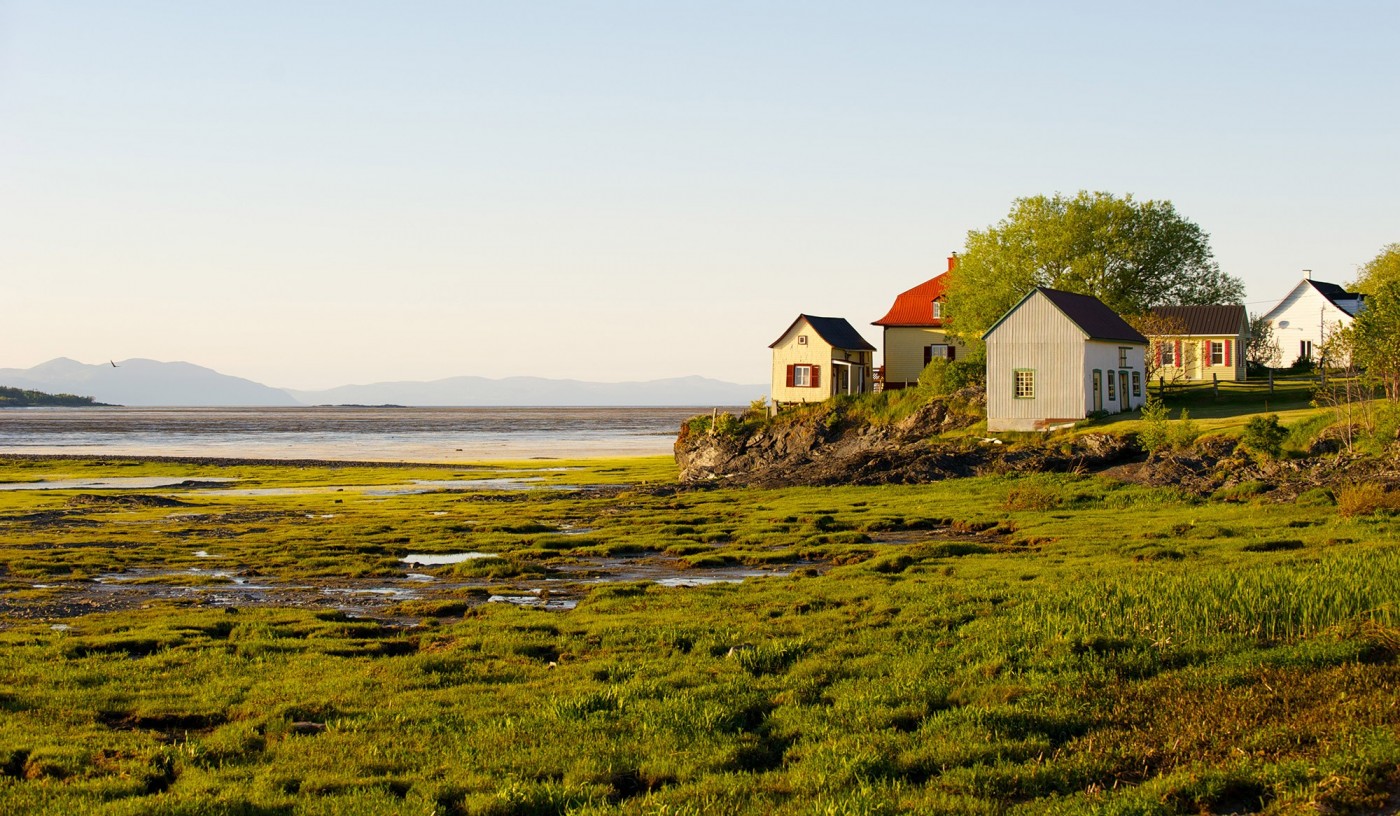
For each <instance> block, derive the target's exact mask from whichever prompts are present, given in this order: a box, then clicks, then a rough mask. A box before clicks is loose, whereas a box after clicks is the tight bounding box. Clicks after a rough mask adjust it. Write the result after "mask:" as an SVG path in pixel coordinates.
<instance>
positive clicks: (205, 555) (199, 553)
mask: <svg viewBox="0 0 1400 816" xmlns="http://www.w3.org/2000/svg"><path fill="white" fill-rule="evenodd" d="M194 555H195V558H223V556H221V555H210V554H209V553H207V552H205V551H204V550H196V551H195V553H194Z"/></svg>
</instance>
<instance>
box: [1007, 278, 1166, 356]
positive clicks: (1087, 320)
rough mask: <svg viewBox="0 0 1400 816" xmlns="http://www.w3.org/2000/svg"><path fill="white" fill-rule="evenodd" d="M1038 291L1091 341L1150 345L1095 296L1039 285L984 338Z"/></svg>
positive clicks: (1012, 308)
mask: <svg viewBox="0 0 1400 816" xmlns="http://www.w3.org/2000/svg"><path fill="white" fill-rule="evenodd" d="M1036 292H1039V293H1041V294H1042V295H1045V299H1046V300H1049V301H1050V302H1051V303H1053V304H1054V305H1055V308H1057V309H1059V310H1060V311H1061V312H1063V313H1064V315H1065V317H1068V318H1069V319H1070V320H1071V321H1072V322H1073V323H1074V324H1075V325H1076V326H1078V327H1079V328H1080V329H1083V331H1084V333H1085V334H1087V335H1089V339H1090V340H1122V341H1124V342H1128V343H1141V344H1143V345H1147V338H1146V337H1143V336H1142V335H1141V334H1140V333H1139V332H1138V330H1137V329H1135V328H1133V327H1132V326H1129V325H1128V322H1127V321H1126V320H1124V319H1123V318H1122V317H1121V316H1119V314H1118V313H1117V312H1115V311H1113V310H1112V309H1110V308H1108V307H1107V306H1105V305H1104V303H1103V301H1101V300H1099V299H1098V298H1096V297H1094V296H1093V295H1076V294H1075V293H1073V292H1061V291H1060V290H1059V289H1048V288H1046V287H1044V286H1037V287H1036V288H1034V289H1032V290H1031V291H1029V292H1027V293H1026V297H1024V298H1021V301H1020V303H1017V304H1016V305H1015V306H1013V307H1011V310H1010V311H1008V312H1007V313H1006V314H1005V315H1002V316H1001V320H998V321H997V322H996V323H993V324H992V328H990V329H987V331H986V333H985V334H983V335H982V336H983V337H984V338H985V337H986V336H987V335H989V334H991V333H992V331H993V330H995V329H996V327H997V326H999V325H1001V321H1002V320H1005V319H1006V317H1007V315H1009V314H1011V312H1014V311H1016V309H1018V308H1020V306H1021V303H1025V302H1026V298H1029V297H1030V296H1031V295H1033V294H1035V293H1036Z"/></svg>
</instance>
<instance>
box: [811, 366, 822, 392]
mask: <svg viewBox="0 0 1400 816" xmlns="http://www.w3.org/2000/svg"><path fill="white" fill-rule="evenodd" d="M821 384H822V367H821V366H817V365H814V366H812V387H813V388H817V387H820V386H821Z"/></svg>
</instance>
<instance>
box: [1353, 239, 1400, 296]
mask: <svg viewBox="0 0 1400 816" xmlns="http://www.w3.org/2000/svg"><path fill="white" fill-rule="evenodd" d="M1357 271H1358V272H1359V273H1360V274H1359V275H1358V276H1357V278H1356V282H1355V283H1353V284H1352V285H1351V288H1352V289H1354V290H1355V291H1357V292H1365V293H1366V294H1368V295H1374V294H1376V293H1377V292H1379V291H1380V288H1381V285H1382V284H1384V283H1385V282H1386V281H1400V244H1387V245H1386V246H1384V247H1382V248H1381V251H1380V254H1378V255H1377V256H1376V257H1374V258H1372V259H1371V260H1370V261H1369V262H1368V263H1367V264H1366V265H1364V266H1362V267H1361V268H1360V269H1359V270H1357Z"/></svg>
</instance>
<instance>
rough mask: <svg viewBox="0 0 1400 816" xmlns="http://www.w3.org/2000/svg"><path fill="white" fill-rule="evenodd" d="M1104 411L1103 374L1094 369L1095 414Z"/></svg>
mask: <svg viewBox="0 0 1400 816" xmlns="http://www.w3.org/2000/svg"><path fill="white" fill-rule="evenodd" d="M1102 410H1103V372H1102V371H1100V370H1098V369H1097V368H1096V369H1094V413H1096V414H1097V413H1098V412H1100V411H1102Z"/></svg>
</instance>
